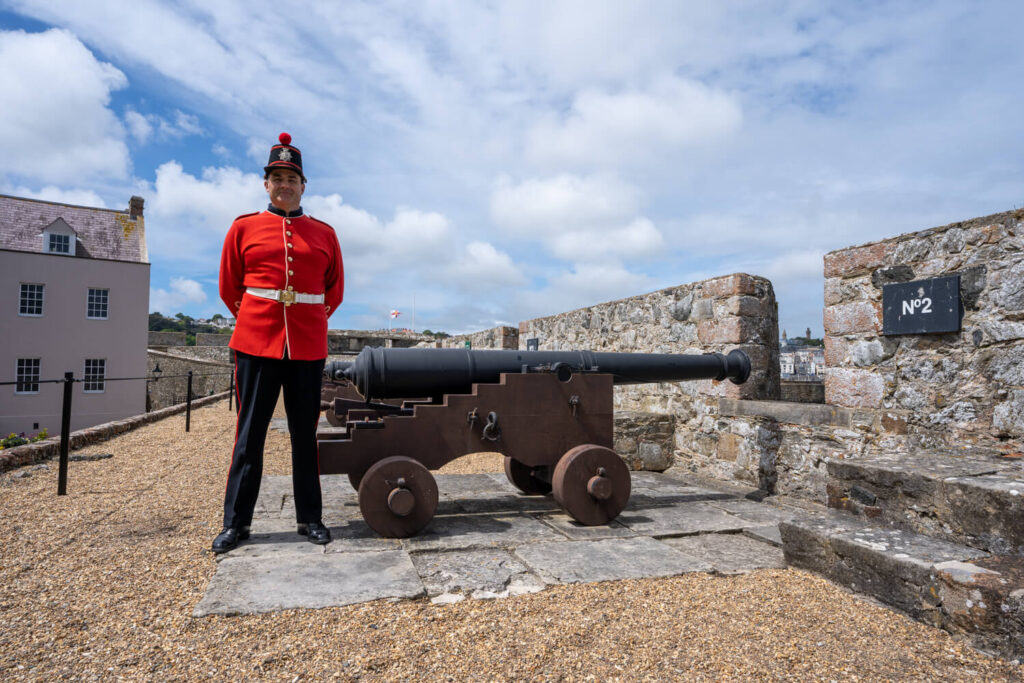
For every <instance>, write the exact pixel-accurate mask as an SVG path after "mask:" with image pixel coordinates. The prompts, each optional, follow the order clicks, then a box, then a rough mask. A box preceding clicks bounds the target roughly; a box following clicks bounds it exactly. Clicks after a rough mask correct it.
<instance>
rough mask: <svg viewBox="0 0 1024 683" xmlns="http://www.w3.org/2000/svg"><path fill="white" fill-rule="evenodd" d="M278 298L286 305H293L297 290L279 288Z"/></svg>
mask: <svg viewBox="0 0 1024 683" xmlns="http://www.w3.org/2000/svg"><path fill="white" fill-rule="evenodd" d="M277 300H278V301H280V302H282V303H283V304H284V305H285V306H291V305H292V304H293V303H295V292H292V291H289V290H286V289H279V290H278V292H277Z"/></svg>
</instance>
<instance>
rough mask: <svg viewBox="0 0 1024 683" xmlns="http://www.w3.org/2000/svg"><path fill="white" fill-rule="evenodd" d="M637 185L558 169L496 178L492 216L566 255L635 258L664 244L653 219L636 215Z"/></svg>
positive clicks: (517, 232)
mask: <svg viewBox="0 0 1024 683" xmlns="http://www.w3.org/2000/svg"><path fill="white" fill-rule="evenodd" d="M638 203H639V192H638V191H637V189H636V188H634V187H632V186H631V185H628V184H626V183H623V182H620V181H617V180H615V179H612V178H609V177H603V176H592V177H586V178H582V177H579V176H574V175H569V174H562V175H558V176H555V177H553V178H547V179H531V180H526V181H524V182H522V183H519V184H517V185H516V184H512V182H511V181H510V180H509V179H508V178H500V179H499V180H498V182H497V183H496V184H495V187H494V190H493V192H492V194H491V218H492V220H493V221H494V222H495V224H497V225H498V226H500V227H503V228H505V229H506V230H508V231H509V232H510V233H511V234H513V235H517V236H525V237H529V238H533V239H539V240H540V241H542V242H543V243H544V244H545V245H546V246H547V248H548V250H549V251H550V253H551V254H552V255H554V256H556V257H557V258H560V259H563V260H567V261H592V260H602V259H609V258H611V259H615V260H618V259H620V258H636V257H644V256H651V255H654V254H657V253H658V252H659V250H660V249H661V248H662V247H663V243H664V242H663V238H662V235H661V233H660V232H659V231H658V229H657V228H656V227H655V225H654V223H653V222H652V221H651V220H650V219H648V218H645V217H643V216H637V215H636V214H637V211H638Z"/></svg>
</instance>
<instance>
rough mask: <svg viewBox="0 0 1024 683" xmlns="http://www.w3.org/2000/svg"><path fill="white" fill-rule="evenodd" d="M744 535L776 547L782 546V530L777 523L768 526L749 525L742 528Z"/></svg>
mask: <svg viewBox="0 0 1024 683" xmlns="http://www.w3.org/2000/svg"><path fill="white" fill-rule="evenodd" d="M743 535H744V536H750V537H751V538H753V539H754V540H755V541H761V542H763V543H768V544H769V545H773V546H775V547H776V548H781V547H782V532H781V531H779V525H778V524H772V525H770V526H751V527H747V528H746V529H744V530H743Z"/></svg>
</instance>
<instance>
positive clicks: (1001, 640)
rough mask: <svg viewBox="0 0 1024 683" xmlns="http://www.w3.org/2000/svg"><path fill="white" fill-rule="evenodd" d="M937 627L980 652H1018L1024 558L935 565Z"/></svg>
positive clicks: (1022, 640) (1022, 633)
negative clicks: (939, 614) (960, 636)
mask: <svg viewBox="0 0 1024 683" xmlns="http://www.w3.org/2000/svg"><path fill="white" fill-rule="evenodd" d="M935 570H936V575H935V579H936V580H935V581H934V588H935V589H936V591H937V593H938V596H939V599H940V600H941V610H942V615H943V625H944V627H945V628H946V629H947V630H950V631H952V632H954V633H963V634H964V635H966V636H967V637H968V638H969V639H970V641H971V643H972V644H973V645H974V646H975V647H977V648H979V649H982V650H985V651H987V652H991V653H993V654H995V655H997V656H1000V657H1004V658H1006V659H1021V658H1022V656H1024V559H1022V558H1020V557H1005V556H996V557H986V558H982V559H979V560H974V561H973V562H956V561H953V562H941V563H938V564H936V565H935Z"/></svg>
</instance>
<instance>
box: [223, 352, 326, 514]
mask: <svg viewBox="0 0 1024 683" xmlns="http://www.w3.org/2000/svg"><path fill="white" fill-rule="evenodd" d="M323 369H324V361H323V360H288V359H284V360H281V359H277V358H262V357H260V356H250V355H249V354H246V353H239V352H236V353H235V387H236V391H237V393H238V426H237V427H236V431H235V448H234V451H233V453H232V454H231V469H230V470H229V471H228V483H227V489H226V490H225V492H224V526H225V528H226V527H236V528H238V527H243V526H248V525H249V524H250V523H251V522H252V513H253V508H255V507H256V497H257V496H258V495H259V492H260V478H261V477H262V476H263V445H264V443H265V442H266V439H267V429H268V428H269V427H270V418H271V417H272V416H273V414H274V407H275V406H276V404H277V397H278V396H279V395H280V394H281V389H282V388H283V389H284V409H285V412H286V413H287V415H288V432H289V433H290V435H291V440H292V485H293V487H294V490H295V517H296V521H297V522H299V523H300V524H302V523H307V522H317V521H320V514H321V508H322V506H323V500H322V498H321V495H320V465H319V462H318V461H317V446H316V425H317V422H318V421H319V420H320V377H321V374H322V373H323Z"/></svg>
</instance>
